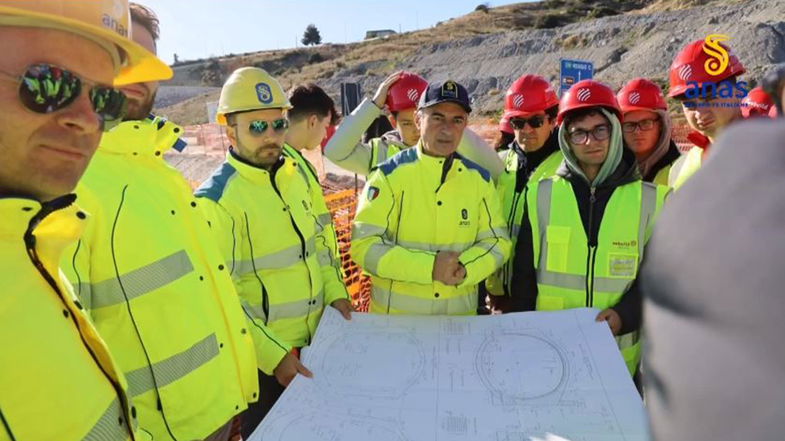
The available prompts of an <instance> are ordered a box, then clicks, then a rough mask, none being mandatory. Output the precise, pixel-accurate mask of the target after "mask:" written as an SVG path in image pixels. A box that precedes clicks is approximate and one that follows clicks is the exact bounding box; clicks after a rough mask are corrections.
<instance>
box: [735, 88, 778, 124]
mask: <svg viewBox="0 0 785 441" xmlns="http://www.w3.org/2000/svg"><path fill="white" fill-rule="evenodd" d="M741 106H742V107H741V114H742V115H743V116H744V117H745V118H749V117H751V116H753V117H754V116H769V115H770V112H771V109H772V108H774V109H776V107H775V106H774V100H773V99H771V96H769V94H768V93H766V92H764V91H763V88H762V87H756V88H754V89H752V90H750V93H748V94H747V96H746V97H745V98H744V99H743V100H741ZM775 112H776V110H775ZM775 115H776V113H775ZM772 118H773V116H772Z"/></svg>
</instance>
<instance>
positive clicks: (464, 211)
mask: <svg viewBox="0 0 785 441" xmlns="http://www.w3.org/2000/svg"><path fill="white" fill-rule="evenodd" d="M461 219H462V220H461V221H460V222H458V226H459V227H468V226H470V225H471V224H472V223H471V221H470V220H469V210H467V209H465V208H463V209H461Z"/></svg>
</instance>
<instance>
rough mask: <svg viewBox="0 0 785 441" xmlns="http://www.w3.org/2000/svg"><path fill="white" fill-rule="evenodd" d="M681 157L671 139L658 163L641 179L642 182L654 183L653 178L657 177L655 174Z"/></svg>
mask: <svg viewBox="0 0 785 441" xmlns="http://www.w3.org/2000/svg"><path fill="white" fill-rule="evenodd" d="M680 156H681V152H679V147H677V146H676V143H675V142H673V140H672V139H671V143H670V145H669V146H668V151H667V152H665V154H664V155H662V158H660V160H659V161H657V162H656V163H655V164H654V167H652V168H651V170H649V173H647V174H646V176H644V177H643V180H644V181H646V182H654V178H655V177H657V173H659V171H660V170H662V169H663V168H665V167H667V166H669V165H671V164H673V163H674V162H675V161H676V160H677V159H679V157H680Z"/></svg>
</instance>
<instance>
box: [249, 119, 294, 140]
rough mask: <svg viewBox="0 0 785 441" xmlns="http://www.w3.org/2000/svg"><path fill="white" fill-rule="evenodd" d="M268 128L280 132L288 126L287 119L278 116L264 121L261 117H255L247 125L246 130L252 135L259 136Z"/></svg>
mask: <svg viewBox="0 0 785 441" xmlns="http://www.w3.org/2000/svg"><path fill="white" fill-rule="evenodd" d="M268 128H272V129H273V131H274V132H276V133H281V132H283V131H284V130H286V129H288V128H289V120H287V119H286V118H279V119H276V120H273V121H265V120H262V119H257V120H254V121H251V123H250V124H249V125H248V130H249V131H250V132H251V134H252V135H255V136H259V135H261V134H263V133H264V132H266V131H267V129H268Z"/></svg>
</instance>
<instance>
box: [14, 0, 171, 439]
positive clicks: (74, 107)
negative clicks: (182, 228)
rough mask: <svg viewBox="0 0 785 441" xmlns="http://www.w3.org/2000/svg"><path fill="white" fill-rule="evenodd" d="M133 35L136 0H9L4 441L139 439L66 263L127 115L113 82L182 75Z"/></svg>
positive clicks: (123, 386) (120, 381) (122, 384)
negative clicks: (83, 189)
mask: <svg viewBox="0 0 785 441" xmlns="http://www.w3.org/2000/svg"><path fill="white" fill-rule="evenodd" d="M107 23H111V24H112V25H113V26H108V25H107ZM127 35H128V4H127V2H125V1H121V0H117V1H105V2H94V1H85V0H67V1H66V0H42V1H36V2H31V1H11V0H5V1H3V2H2V3H0V41H2V42H3V44H4V45H5V46H6V48H9V50H6V51H5V52H4V53H3V55H2V57H0V113H2V118H0V154H1V155H2V158H3V159H2V161H0V213H2V216H3V221H2V222H0V253H2V257H3V272H2V277H1V280H2V286H3V290H2V294H0V340H2V342H3V351H2V352H1V353H0V391H2V392H0V439H3V440H49V439H63V440H65V439H68V440H72V439H101V440H133V439H138V438H137V432H136V428H137V419H136V417H137V409H136V407H134V405H133V403H132V401H131V399H130V397H129V394H128V392H127V389H128V384H127V383H126V381H125V377H124V375H123V372H122V369H121V366H119V364H118V363H116V361H115V359H114V358H113V357H112V354H111V353H110V352H109V350H108V348H107V345H106V344H105V342H104V340H103V339H102V338H101V336H99V334H98V332H97V331H96V328H95V327H94V326H93V324H92V323H91V321H90V319H89V318H88V316H87V314H85V311H84V309H83V306H82V304H81V303H80V302H79V300H78V299H76V298H75V297H74V295H73V290H72V287H71V285H70V284H69V283H68V281H67V280H66V279H65V277H64V276H63V275H62V272H61V271H60V259H61V256H62V255H63V249H64V247H66V246H67V245H68V244H69V243H72V242H75V241H76V240H77V239H78V237H79V235H80V234H81V232H82V230H83V229H84V228H85V225H86V224H88V223H89V222H91V219H89V218H88V214H86V213H85V212H83V211H81V209H80V207H78V206H77V205H76V204H75V203H74V201H75V199H76V197H75V196H74V195H73V194H71V193H72V192H73V190H74V187H75V186H76V184H77V181H78V180H79V178H80V177H81V176H82V174H83V172H84V170H85V167H87V164H88V163H89V161H90V158H91V157H92V155H93V153H94V152H95V150H96V147H98V142H99V139H100V137H101V133H102V130H103V129H105V128H108V127H110V126H111V125H112V124H114V123H116V122H119V120H120V119H121V118H122V110H123V108H124V101H125V98H124V96H123V94H122V93H121V92H119V91H118V90H116V89H114V88H113V86H112V84H126V83H129V82H137V81H156V80H159V79H165V78H169V77H171V75H172V71H171V69H169V68H168V67H167V66H166V65H165V64H164V63H163V62H161V61H160V60H158V59H157V58H156V57H155V56H154V55H153V54H151V53H149V52H148V51H146V50H145V49H144V48H143V47H141V46H139V45H138V44H135V43H134V42H132V41H131V40H130V39H128V38H127Z"/></svg>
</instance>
